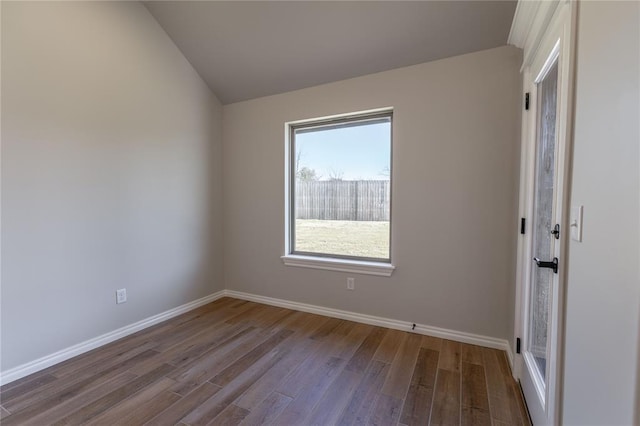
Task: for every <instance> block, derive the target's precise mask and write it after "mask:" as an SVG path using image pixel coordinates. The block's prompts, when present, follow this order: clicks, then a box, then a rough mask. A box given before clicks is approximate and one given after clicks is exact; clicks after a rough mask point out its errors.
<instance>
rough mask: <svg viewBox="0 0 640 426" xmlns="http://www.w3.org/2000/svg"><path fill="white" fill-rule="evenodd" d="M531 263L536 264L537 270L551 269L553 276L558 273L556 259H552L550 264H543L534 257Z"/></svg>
mask: <svg viewBox="0 0 640 426" xmlns="http://www.w3.org/2000/svg"><path fill="white" fill-rule="evenodd" d="M533 261H534V262H536V265H538V268H550V269H553V272H554V273H555V274H557V273H558V258H557V257H554V258H553V260H552V261H551V262H543V261H542V260H540V259H538V258H537V257H534V258H533Z"/></svg>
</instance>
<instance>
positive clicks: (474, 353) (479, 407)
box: [0, 298, 529, 426]
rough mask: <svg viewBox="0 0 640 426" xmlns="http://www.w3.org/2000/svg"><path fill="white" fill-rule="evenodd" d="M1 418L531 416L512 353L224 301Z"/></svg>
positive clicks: (58, 376) (24, 388) (86, 363)
mask: <svg viewBox="0 0 640 426" xmlns="http://www.w3.org/2000/svg"><path fill="white" fill-rule="evenodd" d="M0 420H1V423H2V425H6V426H11V425H49V424H53V425H66V424H72V425H75V424H90V425H116V424H121V425H142V424H146V425H176V424H178V425H207V424H211V425H236V424H242V425H260V424H273V425H356V424H358V425H359V424H375V425H395V424H400V425H407V426H408V425H422V424H424V425H428V424H430V425H492V424H493V425H504V424H510V425H526V424H529V421H528V418H527V415H526V409H525V407H524V403H523V401H522V397H521V394H520V392H519V387H518V385H517V384H516V383H515V381H514V380H513V378H512V377H511V372H510V370H509V366H508V364H507V359H506V357H505V354H504V353H503V352H501V351H498V350H494V349H487V348H482V347H479V346H472V345H466V344H462V343H457V342H452V341H448V340H442V339H437V338H434V337H429V336H421V335H418V334H414V333H409V332H402V331H397V330H389V329H385V328H380V327H374V326H369V325H364V324H358V323H354V322H350V321H344V320H339V319H335V318H328V317H323V316H319V315H313V314H308V313H303V312H296V311H292V310H288V309H283V308H277V307H271V306H266V305H261V304H257V303H252V302H246V301H241V300H236V299H231V298H223V299H220V300H217V301H215V302H213V303H210V304H208V305H206V306H203V307H201V308H199V309H196V310H194V311H191V312H188V313H186V314H184V315H181V316H179V317H176V318H173V319H171V320H169V321H166V322H164V323H161V324H158V325H155V326H153V327H151V328H148V329H146V330H143V331H140V332H138V333H136V334H133V335H131V336H128V337H125V338H124V339H121V340H118V341H116V342H113V343H111V344H109V345H106V346H103V347H101V348H98V349H96V350H94V351H91V352H88V353H86V354H83V355H80V356H78V357H75V358H73V359H70V360H68V361H65V362H63V363H61V364H58V365H55V366H53V367H50V368H48V369H46V370H43V371H40V372H38V373H35V374H33V375H31V376H28V377H25V378H23V379H20V380H17V381H15V382H12V383H9V384H7V385H5V386H3V387H2V388H1V389H0Z"/></svg>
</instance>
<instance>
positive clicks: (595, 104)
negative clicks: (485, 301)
mask: <svg viewBox="0 0 640 426" xmlns="http://www.w3.org/2000/svg"><path fill="white" fill-rule="evenodd" d="M639 14H640V4H639V3H638V2H588V1H585V2H581V3H580V8H579V17H578V38H577V43H578V44H577V75H576V93H577V95H576V112H575V147H574V160H573V161H574V164H573V188H572V194H571V199H572V200H571V203H572V204H573V205H584V240H583V242H581V243H579V242H575V241H572V242H571V245H570V247H569V250H570V253H569V281H568V288H567V307H566V309H567V310H566V353H565V357H566V360H565V371H564V423H565V424H568V425H587V424H602V425H605V424H606V425H616V424H617V425H629V424H632V423H633V416H634V409H636V410H637V409H638V408H637V406H636V404H637V401H638V399H637V396H636V394H637V392H638V389H636V383H637V374H638V360H639V353H638V336H639V334H638V332H639V330H638V320H639V314H640V312H639V311H640V278H639V277H640V275H639V269H638V268H639V259H640V250H639V236H640V206H639V202H640V199H639V198H640V176H639V173H638V170H639V160H640V152H639V140H640V134H639V122H638V117H640V107H639V104H640V97H639V94H640V85H639V80H640V65H639V55H640V44H639V43H640V42H639V40H640V33H639V32H638V28H639V27H640V15H639Z"/></svg>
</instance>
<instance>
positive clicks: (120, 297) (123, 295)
mask: <svg viewBox="0 0 640 426" xmlns="http://www.w3.org/2000/svg"><path fill="white" fill-rule="evenodd" d="M126 301H127V289H126V288H121V289H120V290H116V304H120V303H125V302H126Z"/></svg>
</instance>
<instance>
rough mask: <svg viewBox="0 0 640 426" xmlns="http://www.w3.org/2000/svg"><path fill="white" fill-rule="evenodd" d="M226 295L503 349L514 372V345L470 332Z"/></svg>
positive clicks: (238, 294)
mask: <svg viewBox="0 0 640 426" xmlns="http://www.w3.org/2000/svg"><path fill="white" fill-rule="evenodd" d="M224 295H225V296H228V297H233V298H236V299H242V300H249V301H251V302H257V303H263V304H265V305H271V306H278V307H281V308H288V309H293V310H296V311H303V312H309V313H312V314H318V315H324V316H327V317H332V318H340V319H345V320H349V321H355V322H360V323H363V324H369V325H377V326H379V327H386V328H392V329H394V330H402V331H414V332H415V333H419V334H424V335H426V336H433V337H439V338H441V339H447V340H454V341H456V342H462V343H469V344H471V345H478V346H484V347H487V348H492V349H500V350H503V351H505V352H506V353H507V360H508V361H509V364H510V366H511V370H512V371H513V353H512V351H511V345H509V342H508V341H507V340H505V339H498V338H496V337H489V336H482V335H480V334H472V333H466V332H463V331H456V330H449V329H446V328H440V327H433V326H430V325H424V324H416V327H415V329H413V330H412V326H413V323H410V322H407V321H399V320H394V319H389V318H382V317H377V316H373V315H366V314H359V313H356V312H350V311H343V310H340V309H333V308H325V307H323V306H317V305H310V304H307V303H300V302H292V301H289V300H284V299H276V298H273V297H266V296H259V295H255V294H250V293H243V292H240V291H234V290H224Z"/></svg>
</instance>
